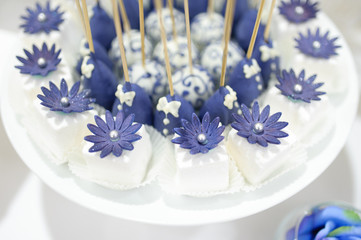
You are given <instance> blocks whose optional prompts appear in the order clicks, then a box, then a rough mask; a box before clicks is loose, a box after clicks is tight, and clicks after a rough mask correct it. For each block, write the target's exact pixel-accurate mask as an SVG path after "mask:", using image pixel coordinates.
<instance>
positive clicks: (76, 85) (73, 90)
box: [69, 81, 80, 98]
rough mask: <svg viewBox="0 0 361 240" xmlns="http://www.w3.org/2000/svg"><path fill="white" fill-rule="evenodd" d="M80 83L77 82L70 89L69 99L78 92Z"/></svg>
mask: <svg viewBox="0 0 361 240" xmlns="http://www.w3.org/2000/svg"><path fill="white" fill-rule="evenodd" d="M79 88H80V81H77V82H76V83H75V84H74V85H73V86H72V87H71V89H70V92H69V97H71V98H73V97H74V96H75V95H76V94H77V93H78V91H79Z"/></svg>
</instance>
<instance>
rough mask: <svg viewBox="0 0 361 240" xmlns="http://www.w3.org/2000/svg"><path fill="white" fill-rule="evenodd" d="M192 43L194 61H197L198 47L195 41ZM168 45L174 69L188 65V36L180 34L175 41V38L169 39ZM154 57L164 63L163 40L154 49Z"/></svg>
mask: <svg viewBox="0 0 361 240" xmlns="http://www.w3.org/2000/svg"><path fill="white" fill-rule="evenodd" d="M191 45H192V62H193V63H197V61H198V49H197V48H196V46H195V45H194V44H193V43H192V44H191ZM167 47H168V56H169V62H170V65H171V67H172V70H173V71H175V70H177V69H180V68H182V67H185V66H187V65H188V45H187V38H186V37H183V36H178V38H177V41H175V40H174V39H173V38H172V39H170V40H168V41H167ZM153 57H154V58H155V59H156V60H157V61H159V62H161V63H164V48H163V43H162V42H159V43H158V44H157V46H155V48H154V51H153Z"/></svg>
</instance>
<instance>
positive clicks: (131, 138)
mask: <svg viewBox="0 0 361 240" xmlns="http://www.w3.org/2000/svg"><path fill="white" fill-rule="evenodd" d="M140 139H142V136H140V135H138V134H129V135H127V136H122V140H123V141H127V142H135V141H138V140H140Z"/></svg>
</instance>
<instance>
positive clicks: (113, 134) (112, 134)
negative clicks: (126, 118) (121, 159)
mask: <svg viewBox="0 0 361 240" xmlns="http://www.w3.org/2000/svg"><path fill="white" fill-rule="evenodd" d="M109 137H110V141H112V142H116V141H118V140H119V138H120V137H119V133H118V131H117V130H111V131H110V132H109Z"/></svg>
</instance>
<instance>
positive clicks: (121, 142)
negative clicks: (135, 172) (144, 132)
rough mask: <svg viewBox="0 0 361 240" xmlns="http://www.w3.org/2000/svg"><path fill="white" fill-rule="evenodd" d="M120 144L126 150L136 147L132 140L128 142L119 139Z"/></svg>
mask: <svg viewBox="0 0 361 240" xmlns="http://www.w3.org/2000/svg"><path fill="white" fill-rule="evenodd" d="M119 144H120V146H121V147H122V148H123V149H125V150H129V151H131V150H133V149H134V146H133V144H131V143H130V142H127V141H119Z"/></svg>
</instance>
